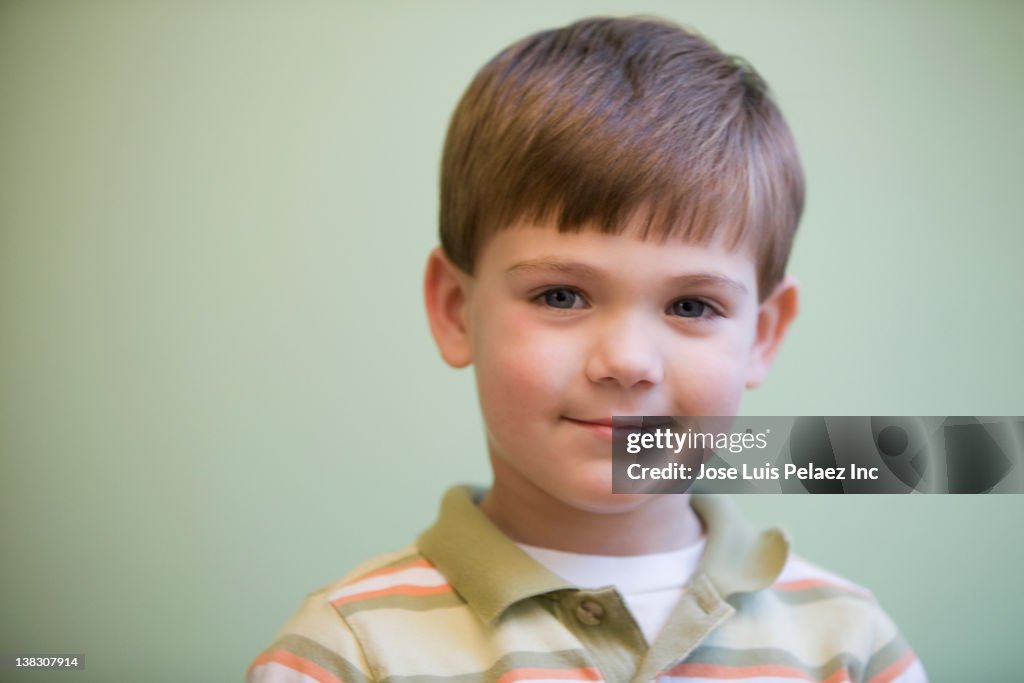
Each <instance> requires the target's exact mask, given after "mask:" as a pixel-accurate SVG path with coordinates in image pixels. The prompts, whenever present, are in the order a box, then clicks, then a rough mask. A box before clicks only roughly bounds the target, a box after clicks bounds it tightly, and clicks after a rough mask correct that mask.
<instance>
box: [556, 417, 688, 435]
mask: <svg viewBox="0 0 1024 683" xmlns="http://www.w3.org/2000/svg"><path fill="white" fill-rule="evenodd" d="M562 419H564V420H565V421H566V422H571V423H573V424H576V425H579V426H581V427H585V428H587V429H589V430H591V431H592V432H593V433H595V434H597V435H598V436H600V437H602V438H605V439H608V440H609V441H610V440H611V438H612V426H613V421H612V418H610V417H597V418H590V419H582V418H574V417H563V418H562ZM674 424H675V421H674V420H673V419H672V418H668V417H660V416H653V417H645V416H624V417H616V418H615V421H614V426H615V427H618V428H620V429H621V428H627V429H630V430H654V429H658V428H661V427H672V426H673V425H674Z"/></svg>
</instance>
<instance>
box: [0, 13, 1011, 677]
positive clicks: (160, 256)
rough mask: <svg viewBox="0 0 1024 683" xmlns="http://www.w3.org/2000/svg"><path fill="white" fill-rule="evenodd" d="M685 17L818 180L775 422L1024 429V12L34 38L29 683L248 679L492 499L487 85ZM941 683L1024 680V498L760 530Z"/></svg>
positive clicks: (117, 29) (16, 445)
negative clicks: (824, 574) (738, 61)
mask: <svg viewBox="0 0 1024 683" xmlns="http://www.w3.org/2000/svg"><path fill="white" fill-rule="evenodd" d="M637 12H645V13H654V14H659V15H662V16H666V17H669V18H673V19H675V20H677V21H680V22H682V23H685V24H687V25H691V26H693V27H695V28H697V29H698V30H700V31H701V32H703V33H705V34H706V35H708V36H710V37H711V38H712V39H713V40H715V41H716V42H718V44H719V45H720V46H721V47H722V48H723V49H725V50H726V51H729V52H734V53H737V54H740V55H743V56H744V57H746V58H747V59H749V60H750V61H751V62H752V63H753V64H754V65H755V66H756V67H757V68H758V69H759V70H760V71H761V73H762V74H763V75H764V76H765V78H766V79H767V80H768V81H769V83H770V84H771V85H772V86H773V88H774V90H775V92H776V94H777V96H778V99H779V101H780V103H781V106H782V109H783V111H784V113H785V114H786V116H787V117H788V119H789V121H790V124H791V126H792V128H793V130H794V132H795V135H796V138H797V141H798V144H799V146H800V149H801V153H802V156H803V160H804V164H805V168H806V172H807V176H808V191H809V195H808V197H809V199H808V206H807V211H806V214H805V217H804V220H803V223H802V224H801V229H800V234H799V236H798V240H797V246H796V249H795V252H794V257H793V261H792V267H791V271H792V272H793V273H795V274H797V275H798V276H799V277H800V278H801V281H802V283H803V285H804V291H805V296H804V300H803V304H804V305H803V310H802V314H801V317H800V319H799V320H798V322H797V323H796V325H795V326H794V327H793V329H792V332H791V336H790V339H789V340H788V342H787V346H786V348H784V349H783V351H782V354H781V356H780V358H779V360H778V363H777V366H776V368H775V370H774V372H773V374H772V376H771V377H770V378H769V380H768V382H767V383H766V384H765V385H764V386H763V387H762V388H761V389H759V390H757V391H756V392H754V393H752V394H750V395H749V396H748V399H747V401H746V403H745V404H744V412H745V413H747V414H765V415H799V414H810V415H831V414H837V415H842V414H851V415H858V414H861V415H886V414H892V415H957V414H968V415H1022V414H1024V400H1022V392H1021V386H1020V385H1021V379H1022V378H1024V354H1022V353H1021V352H1020V343H1021V339H1022V338H1024V311H1022V307H1021V294H1022V291H1024V287H1022V283H1024V278H1022V276H1021V273H1020V270H1019V268H1020V262H1021V254H1022V252H1024V230H1022V227H1024V226H1022V224H1021V223H1022V221H1021V218H1020V216H1021V210H1020V201H1021V172H1020V159H1021V158H1022V156H1024V142H1022V141H1024V136H1022V133H1021V130H1022V128H1021V121H1024V94H1022V93H1024V83H1022V80H1024V79H1022V76H1021V74H1022V64H1024V59H1022V57H1024V47H1022V46H1024V3H1019V2H995V1H993V2H971V3H964V2H899V3H890V2H858V3H845V4H839V3H820V2H671V3H666V2H648V3H631V2H517V3H501V4H499V3H469V2H466V3H456V2H429V3H427V2H386V3H384V2H382V3H365V4H356V3H313V2H288V3H278V2H246V3H237V4H236V3H231V4H225V3H209V2H179V3H172V2H127V1H126V2H41V1H38V0H35V1H31V2H29V1H25V2H9V1H8V2H4V3H3V4H0V543H2V545H0V558H2V559H0V563H2V573H0V589H2V602H0V654H4V653H7V654H10V653H14V652H50V653H53V652H81V653H85V654H86V658H87V669H86V671H84V672H55V673H52V674H48V673H45V672H33V673H32V674H27V673H25V674H21V675H15V674H14V673H13V672H10V671H7V672H0V680H25V681H49V680H54V681H114V680H141V681H177V680H182V679H191V680H211V681H212V680H218V679H220V680H231V679H234V680H239V679H240V678H241V676H242V673H243V672H244V670H245V668H246V666H247V665H248V663H249V661H250V660H251V659H252V658H253V657H254V656H255V655H256V654H257V653H258V652H259V650H260V649H261V648H262V647H264V646H265V645H267V644H268V643H269V642H270V641H271V640H272V638H273V636H274V633H275V631H276V630H277V629H278V628H279V627H280V626H281V625H282V624H283V622H284V620H285V619H286V618H287V617H288V616H289V615H290V614H291V613H292V612H293V611H294V610H295V609H296V608H297V607H298V605H299V602H300V600H301V598H302V596H303V595H305V594H306V593H307V592H309V591H311V590H313V589H314V588H316V587H318V586H320V585H322V584H324V583H327V582H328V581H330V580H333V579H335V578H337V577H338V576H340V575H341V574H342V573H344V572H345V571H347V570H348V569H349V568H351V567H352V566H353V565H354V564H355V563H357V562H358V561H361V560H363V559H366V557H368V556H369V555H371V554H374V553H377V552H381V551H385V550H391V549H395V548H397V547H400V546H402V545H404V544H406V543H407V542H409V541H411V540H412V538H413V537H414V536H415V534H416V533H417V532H418V531H419V530H421V529H422V528H424V527H425V526H426V525H427V524H428V523H429V522H430V520H431V519H432V518H433V516H434V514H435V510H436V506H437V503H438V501H439V498H440V495H441V493H442V492H443V490H444V489H445V487H446V486H447V485H448V484H450V483H452V482H457V481H472V482H478V483H486V482H487V481H488V470H487V467H486V464H485V457H484V452H483V438H482V429H481V426H480V423H479V418H478V409H477V405H476V397H475V393H474V387H473V378H472V374H471V371H461V372H457V371H454V370H451V369H449V368H448V367H447V366H445V365H444V364H443V363H442V361H441V360H440V358H439V356H438V354H437V352H436V350H435V348H434V346H433V343H432V341H431V339H430V337H429V333H428V330H427V326H426V321H425V317H424V314H423V309H422V302H421V291H420V283H421V276H422V271H423V265H424V262H425V256H426V253H427V251H428V250H429V249H430V248H431V247H432V246H433V245H434V244H436V214H437V196H436V190H437V182H438V178H437V168H438V162H439V154H440V148H441V144H442V139H443V135H444V131H445V127H446V123H447V119H448V116H449V115H450V113H451V111H452V109H453V107H454V105H455V102H456V101H457V99H458V97H459V95H460V94H461V91H462V89H463V88H464V87H465V86H466V85H467V84H468V82H469V80H470V79H471V77H472V75H473V74H474V73H475V71H476V69H478V68H479V67H480V66H481V65H482V64H483V63H484V61H486V60H487V59H488V58H490V57H491V56H492V55H493V54H494V53H496V52H497V51H498V50H499V49H500V48H502V47H504V46H505V45H507V44H508V43H510V42H512V41H513V40H515V39H518V38H520V37H522V36H523V35H525V34H527V33H529V32H532V31H535V30H539V29H542V28H547V27H550V26H554V25H561V24H564V23H567V22H569V21H571V20H573V19H577V18H580V17H582V16H587V15H591V14H598V13H612V14H627V13H637ZM738 500H739V502H740V504H741V505H742V506H743V508H744V509H745V510H746V512H747V513H749V515H750V516H751V517H752V518H753V519H754V520H755V522H756V523H758V524H760V525H774V524H781V525H783V526H785V527H786V528H787V529H789V530H790V532H791V534H792V536H793V537H794V539H795V548H796V550H797V551H798V552H800V553H801V554H802V555H804V556H805V557H807V558H809V559H811V560H812V561H815V562H818V563H821V564H824V565H826V566H827V567H829V568H830V569H832V570H834V571H837V572H839V573H841V574H844V575H846V576H847V577H849V578H851V579H852V580H855V581H857V582H860V583H862V584H864V585H866V586H868V587H870V588H871V589H873V590H874V592H875V593H876V595H877V596H878V597H879V599H880V601H881V602H882V604H883V605H884V606H885V607H886V608H887V610H888V611H889V612H890V613H891V615H892V616H893V617H894V619H895V620H896V621H897V623H899V624H900V625H901V627H902V628H903V630H904V632H905V634H906V636H907V638H908V639H909V641H910V642H911V644H912V645H913V646H914V647H915V649H916V650H917V651H918V653H919V655H920V656H921V658H922V660H923V661H924V663H925V665H926V667H927V668H928V670H929V673H930V675H931V678H932V680H933V681H962V680H975V681H986V680H988V681H1004V680H1012V679H1015V678H1016V677H1017V676H1018V675H1019V674H1018V673H1017V672H1019V671H1020V669H1021V665H1022V663H1024V651H1022V649H1021V647H1020V634H1021V632H1022V631H1024V617H1022V611H1024V589H1022V587H1021V581H1020V576H1019V573H1020V570H1021V568H1022V567H1024V550H1022V548H1021V544H1020V542H1019V540H1018V539H1019V531H1018V529H1019V524H1020V519H1021V514H1022V513H1024V497H1022V496H999V497H997V496H993V497H984V496H978V497H958V496H948V497H938V496H937V497H931V498H929V497H921V496H908V497H888V498H882V497H858V498H855V497H850V498H833V497H810V496H808V497H782V496H778V497H749V498H738Z"/></svg>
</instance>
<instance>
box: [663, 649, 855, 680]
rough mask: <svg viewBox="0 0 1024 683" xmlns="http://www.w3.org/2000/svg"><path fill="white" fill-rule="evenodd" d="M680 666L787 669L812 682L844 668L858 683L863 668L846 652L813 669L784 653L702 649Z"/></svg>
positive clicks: (790, 654) (775, 651) (793, 656)
mask: <svg viewBox="0 0 1024 683" xmlns="http://www.w3.org/2000/svg"><path fill="white" fill-rule="evenodd" d="M681 663H682V664H716V665H718V666H731V667H745V666H764V665H776V666H788V667H792V668H794V669H799V670H800V671H802V672H804V673H805V674H807V675H808V676H809V677H810V678H811V679H812V680H816V681H821V680H825V679H826V678H828V677H829V676H831V675H832V674H834V673H835V672H836V670H837V669H843V668H845V669H846V670H847V671H848V672H849V673H850V678H851V679H852V680H855V681H858V680H861V677H860V675H859V673H860V671H861V670H863V668H864V664H863V663H862V662H860V661H859V660H858V659H857V658H856V657H854V656H853V655H851V654H848V653H846V652H840V653H839V654H836V655H834V656H833V657H832V658H831V659H829V660H828V661H826V662H825V663H824V664H821V665H818V666H813V665H811V664H808V663H807V662H804V661H801V660H800V659H798V658H797V657H796V655H794V654H793V653H792V652H790V651H788V650H781V649H778V648H771V647H759V648H744V649H742V650H740V649H734V648H728V647H713V646H710V645H705V646H702V647H698V648H697V649H696V650H694V651H693V653H691V654H690V656H689V657H687V658H686V659H685V660H684V661H683V662H681Z"/></svg>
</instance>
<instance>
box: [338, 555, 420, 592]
mask: <svg viewBox="0 0 1024 683" xmlns="http://www.w3.org/2000/svg"><path fill="white" fill-rule="evenodd" d="M419 567H424V568H426V569H433V568H434V565H432V564H430V562H429V561H428V560H427V558H425V557H420V558H417V559H414V560H413V561H411V562H407V563H405V564H399V565H395V566H394V567H384V568H383V569H371V570H370V571H369V572H367V573H366V574H360V575H359V576H357V577H356V578H354V579H352V580H351V581H348V582H346V583H345V585H346V586H348V585H351V584H353V583H355V582H356V581H362V580H363V579H369V578H371V577H375V576H387V575H388V574H394V573H395V572H404V571H405V570H406V569H418V568H419Z"/></svg>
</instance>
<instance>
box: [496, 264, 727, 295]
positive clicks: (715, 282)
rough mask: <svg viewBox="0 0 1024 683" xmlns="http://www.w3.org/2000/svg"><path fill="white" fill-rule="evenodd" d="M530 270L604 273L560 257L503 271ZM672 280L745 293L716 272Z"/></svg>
mask: <svg viewBox="0 0 1024 683" xmlns="http://www.w3.org/2000/svg"><path fill="white" fill-rule="evenodd" d="M523 271H525V272H530V271H552V272H556V273H562V274H564V275H573V276H576V277H579V278H581V279H582V278H589V279H594V278H598V277H600V276H602V275H604V271H603V270H601V269H600V268H595V267H594V266H591V265H588V264H586V263H579V262H577V261H563V260H561V259H549V258H540V259H532V260H529V261H520V262H519V263H516V264H515V265H512V266H510V267H509V268H508V270H506V271H505V273H506V275H512V274H515V273H518V272H523ZM671 280H672V282H673V283H674V284H676V285H679V286H683V285H689V286H701V285H708V286H719V287H727V288H729V289H735V290H737V291H738V292H740V293H742V294H746V293H747V287H746V285H744V284H743V283H742V282H739V281H738V280H734V279H732V278H729V277H726V276H724V275H719V274H717V273H684V274H682V275H676V276H674V277H672V278H671Z"/></svg>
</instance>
